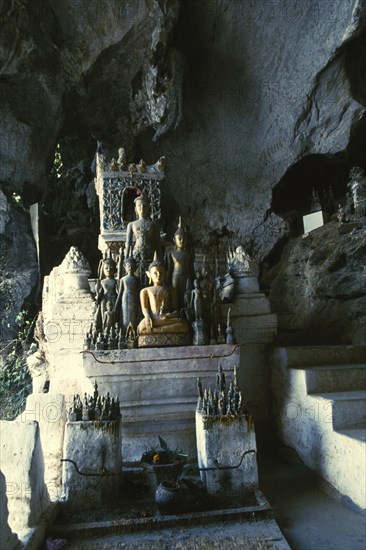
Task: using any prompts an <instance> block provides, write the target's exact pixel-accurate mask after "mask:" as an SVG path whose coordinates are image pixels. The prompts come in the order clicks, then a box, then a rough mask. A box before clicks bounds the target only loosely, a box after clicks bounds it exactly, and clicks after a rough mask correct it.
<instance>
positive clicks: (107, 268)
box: [96, 258, 117, 330]
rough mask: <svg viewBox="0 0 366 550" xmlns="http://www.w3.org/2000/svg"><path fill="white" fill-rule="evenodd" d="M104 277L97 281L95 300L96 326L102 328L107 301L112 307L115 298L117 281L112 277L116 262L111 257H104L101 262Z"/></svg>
mask: <svg viewBox="0 0 366 550" xmlns="http://www.w3.org/2000/svg"><path fill="white" fill-rule="evenodd" d="M102 268H103V274H104V277H105V278H104V279H101V280H99V281H98V283H97V287H96V300H97V304H98V309H97V313H96V322H97V328H98V329H99V330H101V329H102V328H103V322H104V314H105V312H106V309H107V307H106V306H107V302H108V301H110V302H112V309H113V307H114V304H115V302H116V299H117V281H116V279H115V278H114V275H115V273H116V262H115V261H114V260H113V259H112V258H106V259H104V260H103V264H102Z"/></svg>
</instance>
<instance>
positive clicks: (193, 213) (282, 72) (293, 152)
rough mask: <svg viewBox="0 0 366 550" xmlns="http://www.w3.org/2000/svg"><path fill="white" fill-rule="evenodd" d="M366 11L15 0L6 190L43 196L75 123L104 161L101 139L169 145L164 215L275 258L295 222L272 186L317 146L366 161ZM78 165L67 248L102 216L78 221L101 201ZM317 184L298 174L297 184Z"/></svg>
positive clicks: (4, 30)
mask: <svg viewBox="0 0 366 550" xmlns="http://www.w3.org/2000/svg"><path fill="white" fill-rule="evenodd" d="M365 13H366V8H365V4H364V2H362V1H361V0H350V1H348V2H344V1H342V0H336V1H334V2H314V1H312V0H307V1H304V2H286V1H285V0H281V1H277V0H273V1H272V0H269V1H262V2H244V1H239V0H237V1H236V0H213V1H212V2H197V1H196V0H185V1H184V2H179V0H170V1H169V2H168V1H164V0H105V1H103V2H90V1H89V0H80V1H79V2H75V0H64V1H63V2H59V0H45V1H44V2H34V1H31V0H25V1H20V0H6V1H5V2H2V3H1V6H0V18H1V19H0V25H1V33H0V67H1V69H0V89H1V95H2V99H3V101H2V102H1V106H0V182H1V185H2V190H3V192H4V193H5V195H6V196H7V198H8V199H9V198H10V196H11V194H12V193H13V192H16V193H19V194H21V195H22V197H23V199H24V201H25V203H26V204H31V203H33V202H37V201H40V200H41V199H42V197H43V194H44V191H45V189H46V187H47V178H48V174H49V172H50V169H51V166H52V162H53V159H54V152H55V147H56V144H57V143H58V142H60V141H62V139H65V138H66V137H68V138H70V137H71V138H75V139H78V140H79V142H84V144H86V143H87V142H88V147H86V148H85V150H86V151H87V157H85V151H83V153H82V156H80V158H79V159H78V161H84V160H85V159H86V164H88V162H89V166H90V165H91V164H92V160H93V158H92V157H93V151H92V150H91V149H92V145H93V143H94V150H95V148H96V147H98V148H99V149H100V150H103V152H105V153H106V154H108V156H109V157H111V156H115V154H116V152H117V149H118V147H121V146H124V147H125V148H126V151H127V156H128V157H129V158H133V157H134V156H135V157H136V158H135V160H136V162H138V161H139V159H140V158H141V157H142V158H144V159H145V160H146V162H147V163H149V162H151V161H152V159H156V158H158V157H159V156H165V157H166V159H167V177H166V180H165V183H164V186H165V188H163V189H162V197H163V203H162V210H163V212H166V219H164V220H163V222H164V224H165V225H166V226H168V225H169V224H171V223H173V221H174V220H176V219H177V217H178V215H182V216H183V217H184V218H185V219H186V220H189V225H190V228H191V231H192V233H193V234H197V235H198V239H199V241H200V244H202V245H205V246H206V247H211V246H212V247H214V248H215V251H216V250H218V249H220V250H221V251H223V250H225V249H226V248H227V246H228V245H233V246H237V245H238V244H243V245H244V246H245V248H246V250H248V252H249V253H250V255H251V256H253V257H254V258H255V259H256V260H257V261H262V260H263V259H264V258H265V257H266V256H267V255H268V254H269V253H270V252H271V251H272V250H273V248H274V247H275V246H276V245H277V244H278V242H279V241H280V240H281V239H283V237H284V236H286V235H288V234H289V224H288V220H287V219H284V216H283V215H282V214H283V210H281V208H278V207H276V208H275V207H274V205H273V200H274V199H273V196H272V192H273V189H274V188H275V187H276V185H277V184H278V183H279V182H280V181H281V180H282V178H283V177H284V175H285V174H286V173H287V172H288V171H289V170H290V169H291V167H293V166H294V165H297V164H298V163H299V162H301V161H302V160H306V159H307V158H308V157H310V156H319V157H324V158H327V160H328V161H329V162H330V163H331V162H333V161H337V162H338V163H339V162H340V163H342V170H343V171H344V173H347V172H348V171H349V169H350V167H351V166H352V165H361V166H363V167H364V159H363V150H364V146H365V141H366V139H365V138H366V131H365V125H366V123H365V121H366V117H365V104H366V98H365V91H364V90H365V86H364V74H365V70H364V69H365V60H366V48H365V43H366V41H365V39H364V38H365V31H366V25H365V21H366V17H365ZM355 136H357V139H355ZM71 143H72V141H70V142H69V144H71ZM90 144H91V145H90ZM69 148H70V149H72V146H71V145H69ZM74 166H77V159H75V163H74ZM342 173H343V172H342ZM309 176H310V177H312V176H314V174H313V173H310V174H309ZM73 177H75V181H76V180H78V181H80V182H81V187H82V188H81V192H80V194H79V195H78V191H77V189H78V186H77V185H74V184H73V185H72V193H73V196H75V200H76V202H78V201H79V203H80V204H77V205H76V207H75V208H74V205H75V201H74V199H73V201H71V207H70V209H71V211H72V215H68V211H66V213H65V212H63V213H62V216H60V217H59V218H57V216H56V217H54V218H53V217H52V216H51V217H50V218H48V223H49V224H51V225H52V224H53V225H54V229H53V231H51V232H49V233H46V235H45V240H44V245H43V246H44V248H45V250H47V246H49V242H48V240H47V239H48V235H51V236H52V245H51V247H52V249H54V244H55V243H56V242H59V241H60V240H62V239H60V237H61V235H62V236H63V235H65V234H66V235H67V238H68V239H70V240H71V239H73V238H75V239H77V242H70V240H69V241H68V242H67V248H66V250H65V249H64V250H62V252H61V255H60V258H62V257H63V255H64V254H65V253H66V251H67V249H68V248H69V247H70V246H71V245H72V244H74V245H76V246H80V245H81V244H83V243H81V238H80V229H82V228H83V227H84V226H85V225H86V222H83V223H81V225H80V224H79V225H78V223H77V222H75V219H78V216H79V213H80V217H83V219H85V220H87V219H89V218H88V216H87V211H88V208H89V209H90V208H95V205H94V206H93V200H92V198H91V197H90V194H89V193H88V192H87V191H86V189H87V188H88V186H89V184H90V181H91V179H92V174H91V173H90V174H89V175H88V174H87V171H85V172H84V175H83V177H82V178H81V179H78V178H79V176H78V173H77V170H76V171H75V172H74V176H73ZM327 183H331V181H328V182H327ZM340 185H344V186H345V185H346V180H344V181H341V182H340ZM56 187H57V186H56ZM56 187H55V189H56ZM61 187H62V188H63V189H64V190H67V189H69V186H68V185H67V184H64V183H62V186H61ZM301 187H302V183H301V184H300V183H298V182H297V181H295V180H294V181H293V182H291V190H292V191H293V193H294V194H296V193H297V192H298V191H299V192H300V194H301ZM52 189H53V188H52V187H50V190H51V193H53V191H52ZM89 189H90V187H89ZM55 192H57V189H56V191H55ZM65 195H67V193H66V192H65ZM76 197H78V198H77V199H76ZM48 198H49V196H48ZM1 212H2V213H4V210H1V209H0V213H1ZM6 215H7V214H6ZM285 218H286V217H285ZM95 219H96V216H94V217H93V216H91V218H90V219H89V221H90V224H89V225H92V224H93V223H94V221H95ZM46 225H47V224H46ZM0 227H1V225H0ZM29 234H30V233H29V232H28V235H29ZM55 235H56V237H55ZM92 238H94V237H93V235H92V234H91V235H90V239H87V240H86V241H85V242H84V244H83V246H81V249H82V252H83V253H84V254H85V255H86V256H87V257H89V255H88V250H87V249H90V248H92V245H91V239H92ZM51 247H50V248H51ZM95 248H96V247H95ZM30 250H31V249H28V252H29V253H30V254H31V252H30ZM33 254H34V249H33ZM60 258H54V257H53V256H52V258H51V256H50V263H52V265H55V264H56V263H57V262H58V261H59V259H60ZM33 261H34V260H33ZM52 265H49V266H47V268H49V269H50V268H51V267H52ZM27 284H28V287H29V286H30V285H32V284H33V283H31V282H30V280H28V283H27ZM14 307H15V305H14Z"/></svg>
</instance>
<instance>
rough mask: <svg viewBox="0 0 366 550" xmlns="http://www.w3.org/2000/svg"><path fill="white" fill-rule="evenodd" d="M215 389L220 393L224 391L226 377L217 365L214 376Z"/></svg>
mask: <svg viewBox="0 0 366 550" xmlns="http://www.w3.org/2000/svg"><path fill="white" fill-rule="evenodd" d="M216 387H217V389H218V390H219V391H220V392H222V391H224V390H225V388H226V377H225V373H224V371H223V370H222V366H221V365H219V369H218V372H217V375H216Z"/></svg>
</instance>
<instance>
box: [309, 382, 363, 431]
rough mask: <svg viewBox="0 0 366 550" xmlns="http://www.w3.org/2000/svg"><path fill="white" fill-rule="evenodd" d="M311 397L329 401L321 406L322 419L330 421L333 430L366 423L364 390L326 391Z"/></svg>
mask: <svg viewBox="0 0 366 550" xmlns="http://www.w3.org/2000/svg"><path fill="white" fill-rule="evenodd" d="M312 397H315V398H316V397H318V398H319V399H320V400H325V401H327V402H328V403H330V406H328V404H327V403H324V404H323V406H322V412H323V421H324V422H326V423H327V422H329V423H330V422H332V424H333V429H334V430H337V429H338V430H341V429H346V428H348V427H350V426H354V425H355V424H364V423H366V391H362V390H360V391H344V392H327V393H321V394H313V395H312ZM324 413H325V414H324Z"/></svg>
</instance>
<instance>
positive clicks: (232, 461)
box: [196, 411, 258, 502]
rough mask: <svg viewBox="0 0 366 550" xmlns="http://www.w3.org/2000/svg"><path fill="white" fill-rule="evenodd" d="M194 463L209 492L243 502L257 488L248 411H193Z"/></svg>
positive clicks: (254, 449) (251, 423)
mask: <svg viewBox="0 0 366 550" xmlns="http://www.w3.org/2000/svg"><path fill="white" fill-rule="evenodd" d="M196 434H197V451H198V466H199V468H200V474H201V480H202V482H203V483H204V484H205V486H206V489H207V492H208V494H209V495H214V496H215V497H217V498H223V499H229V498H231V499H237V500H238V501H241V502H244V501H245V500H246V498H248V496H249V495H253V494H254V493H255V491H256V490H257V489H258V467H257V455H256V452H257V446H256V440H255V430H254V421H253V417H252V415H249V414H248V415H238V416H206V415H204V414H203V413H202V411H196Z"/></svg>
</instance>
